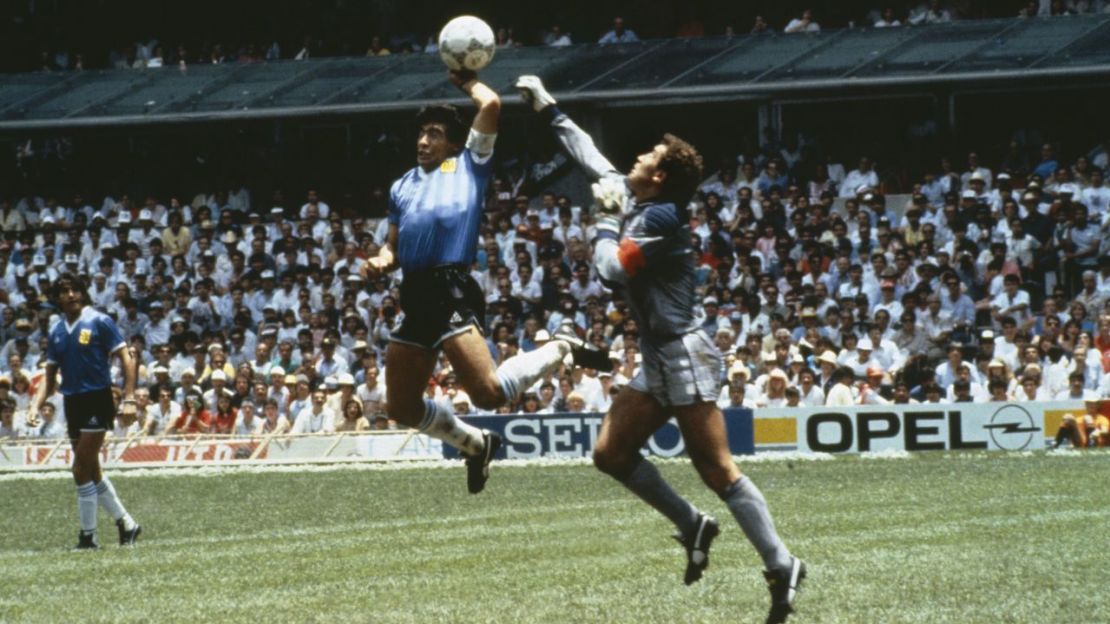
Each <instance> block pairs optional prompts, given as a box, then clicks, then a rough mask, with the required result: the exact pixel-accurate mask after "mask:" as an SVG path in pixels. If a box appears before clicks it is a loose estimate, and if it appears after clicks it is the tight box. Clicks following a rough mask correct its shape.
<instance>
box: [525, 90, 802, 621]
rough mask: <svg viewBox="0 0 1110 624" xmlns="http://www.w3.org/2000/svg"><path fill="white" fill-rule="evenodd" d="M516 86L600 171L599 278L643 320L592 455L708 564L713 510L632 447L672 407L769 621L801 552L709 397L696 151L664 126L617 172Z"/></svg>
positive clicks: (541, 98) (697, 564)
mask: <svg viewBox="0 0 1110 624" xmlns="http://www.w3.org/2000/svg"><path fill="white" fill-rule="evenodd" d="M516 86H517V87H518V88H519V89H520V90H521V94H522V96H523V97H524V99H525V101H526V102H529V103H531V104H532V106H533V108H534V109H535V110H536V111H537V112H539V113H540V114H541V115H544V116H545V118H546V119H547V120H548V121H549V122H550V123H551V126H552V128H553V129H554V130H555V134H556V136H557V137H558V139H559V142H560V143H561V144H562V146H563V147H564V148H565V149H566V151H567V153H568V154H570V156H571V157H572V158H573V159H574V160H575V161H576V162H577V163H578V164H579V165H580V166H581V167H582V168H583V169H584V170H585V171H586V174H587V175H588V176H589V177H590V178H591V179H593V180H596V181H597V182H596V183H595V184H594V185H593V191H594V196H595V198H596V199H597V200H598V203H599V209H598V210H599V213H598V220H597V231H598V234H597V239H596V241H595V248H594V261H595V263H596V264H597V268H598V273H599V274H600V275H601V277H602V279H604V280H605V281H606V283H607V284H609V285H611V286H614V287H619V288H622V289H623V290H624V291H625V293H626V298H627V301H628V303H629V308H630V309H631V312H632V315H633V317H634V318H635V319H636V324H637V326H638V327H639V328H640V351H641V353H642V354H643V362H642V367H641V370H640V373H639V374H637V375H636V377H635V378H633V379H632V381H631V382H630V383H629V385H628V386H627V387H626V388H624V389H622V390H621V391H620V392H619V393H618V394H617V396H616V398H614V400H613V404H612V406H611V407H610V409H609V413H608V414H607V415H606V417H605V421H604V422H603V424H602V426H601V432H600V434H599V436H598V440H597V444H596V446H595V447H594V463H595V464H596V465H597V467H598V468H599V469H600V470H602V471H603V472H605V473H607V474H609V475H611V476H612V477H614V478H615V479H617V480H618V481H620V482H621V483H622V484H623V485H624V486H625V487H627V488H628V489H630V490H632V492H633V493H635V494H636V495H637V496H639V497H640V498H641V499H643V500H644V501H645V502H647V503H648V504H649V505H651V506H652V507H654V508H655V509H656V510H658V511H659V512H660V513H662V514H663V515H664V516H666V517H667V518H668V519H669V520H671V522H673V523H674V524H675V525H676V526H677V527H678V531H679V532H678V534H677V535H676V536H675V537H676V539H678V541H679V542H681V543H682V545H683V546H684V547H685V548H686V551H687V567H686V575H685V582H686V583H687V584H690V583H693V582H695V581H697V580H698V579H699V578H701V575H702V571H703V570H704V569H705V568H706V566H708V564H709V547H710V545H711V544H712V542H713V539H714V538H715V537H716V536H717V533H718V525H717V521H716V520H715V519H714V518H712V517H711V516H709V515H707V514H705V513H704V512H701V511H699V510H698V509H696V508H695V507H694V506H693V505H692V504H690V502H689V501H687V500H686V499H684V498H682V497H681V496H679V495H678V494H677V493H676V492H675V491H674V490H673V489H671V487H670V485H669V484H668V483H667V482H666V481H665V480H664V479H663V477H662V476H661V475H660V474H659V472H658V471H657V470H656V469H655V467H654V466H653V465H652V464H651V462H649V461H647V460H646V459H644V457H643V456H642V455H641V454H640V449H641V448H643V446H644V444H645V443H646V442H647V440H648V438H649V437H650V436H651V435H652V434H653V433H654V432H655V431H656V430H657V429H659V428H660V427H662V426H663V425H664V424H665V423H666V422H667V420H668V419H669V418H670V416H671V415H672V414H674V415H675V416H676V417H677V419H678V425H679V429H680V430H681V431H682V437H683V440H684V441H685V443H686V451H687V453H688V454H689V456H690V460H691V462H692V463H693V464H694V467H695V468H696V469H697V471H698V474H699V475H700V476H701V478H702V480H703V481H704V482H705V484H706V485H707V486H709V488H710V489H712V490H713V491H714V492H715V493H716V494H717V495H718V496H719V497H720V498H721V500H723V501H724V502H725V504H726V505H727V506H728V508H729V511H730V512H731V513H732V515H733V517H734V518H735V519H736V521H737V522H738V523H739V524H740V527H741V528H742V529H743V531H744V533H745V534H746V535H747V537H748V539H749V540H750V541H751V542H752V544H753V545H754V546H755V548H756V550H757V551H758V552H759V555H760V556H761V557H762V558H763V562H764V564H765V566H766V571H765V572H764V575H765V577H766V579H767V582H768V585H769V587H770V590H771V609H770V613H769V615H768V617H767V621H768V622H782V621H785V620H786V617H787V616H788V615H789V614H790V613H791V612H792V604H793V601H794V597H795V594H796V591H797V588H798V584H799V583H800V582H801V580H802V579H803V578H804V577H805V574H806V571H805V564H804V563H802V561H801V560H800V559H798V558H796V557H794V556H793V555H791V554H790V552H789V551H788V550H787V549H786V546H785V545H784V544H783V543H782V540H781V539H779V536H778V534H777V533H776V531H775V526H774V523H773V521H772V520H771V515H770V512H769V511H768V509H767V502H766V500H765V499H764V498H763V494H762V493H761V492H760V491H759V489H758V488H757V487H756V486H755V484H754V483H752V481H751V480H750V479H749V478H748V477H747V476H744V475H741V473H740V470H739V469H738V468H737V467H736V464H735V463H734V462H733V460H732V456H731V454H730V452H729V448H728V437H727V433H726V428H725V421H724V416H723V415H722V413H721V411H720V410H719V409H718V408H717V405H716V400H717V396H718V393H719V391H720V379H721V368H722V358H721V354H720V352H719V351H718V350H717V347H716V345H714V343H713V340H712V339H711V338H710V337H709V336H708V335H706V333H705V332H704V331H703V330H701V329H700V328H699V323H698V320H697V319H696V317H695V316H694V307H695V298H696V292H695V286H696V284H697V282H696V279H695V271H694V269H695V253H694V250H693V249H692V247H691V240H690V231H689V226H688V219H687V218H686V204H687V202H688V201H689V200H690V197H692V196H693V194H694V191H695V189H696V188H697V185H698V184H699V183H700V181H701V174H702V165H701V156H700V155H698V153H697V151H696V150H695V149H694V148H693V146H691V145H689V144H688V143H686V142H684V141H682V140H681V139H679V138H677V137H675V136H673V135H670V134H667V135H664V137H663V140H662V141H661V142H660V143H659V144H658V145H656V146H655V147H654V148H653V149H652V150H651V151H650V152H647V153H645V154H642V155H641V156H639V157H638V158H637V160H636V164H635V165H634V166H633V167H632V171H631V172H629V173H628V175H627V176H625V175H622V174H620V173H619V172H618V171H617V170H616V169H615V168H614V167H613V165H612V164H611V163H610V162H609V161H608V160H607V159H606V158H605V157H604V156H602V155H601V153H600V152H599V151H598V150H597V148H596V147H595V145H594V142H593V140H592V139H591V138H590V136H589V135H587V134H586V133H585V132H583V131H582V130H581V129H580V128H579V127H578V126H577V125H576V124H575V123H574V122H573V121H571V120H570V119H569V118H568V117H567V116H566V115H564V114H563V113H562V112H560V111H559V109H558V108H557V107H556V106H555V100H554V98H552V97H551V95H550V94H549V93H548V92H547V90H546V89H544V87H543V83H541V82H540V80H539V78H537V77H535V76H522V77H521V78H520V79H519V80H518V81H517V85H516ZM622 215H623V216H622Z"/></svg>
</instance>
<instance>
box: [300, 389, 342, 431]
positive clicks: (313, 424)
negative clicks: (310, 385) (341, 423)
mask: <svg viewBox="0 0 1110 624" xmlns="http://www.w3.org/2000/svg"><path fill="white" fill-rule="evenodd" d="M326 403H327V395H326V393H325V392H324V391H323V390H320V389H318V390H316V391H314V392H313V393H312V405H310V406H308V407H306V408H304V409H302V410H301V411H300V413H299V414H297V419H296V421H295V422H294V423H293V429H292V430H291V431H290V433H293V434H304V433H334V432H335V413H334V412H332V411H331V410H330V409H328V407H327V405H326Z"/></svg>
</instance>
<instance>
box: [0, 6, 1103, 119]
mask: <svg viewBox="0 0 1110 624" xmlns="http://www.w3.org/2000/svg"><path fill="white" fill-rule="evenodd" d="M1108 40H1110V15H1098V16H1074V17H1058V18H1041V19H998V20H976V21H963V22H950V23H941V24H932V25H923V26H918V27H914V28H903V29H890V28H885V29H883V28H856V29H842V30H824V31H821V32H818V33H811V34H807V35H805V36H801V37H798V36H793V35H790V34H783V33H771V32H768V33H763V34H754V35H745V36H736V37H704V38H696V39H665V40H647V41H638V42H635V43H627V44H621V45H616V46H604V45H597V44H578V45H570V46H564V47H554V48H553V47H512V48H506V49H503V50H500V51H499V52H498V57H497V62H496V63H494V64H493V65H491V66H490V68H489V70H488V71H487V72H486V73H485V74H484V77H485V79H486V80H488V81H489V84H490V85H491V86H493V87H494V88H496V89H498V90H499V91H500V92H501V93H502V94H506V95H511V94H513V93H514V91H513V89H512V83H513V80H514V79H515V77H516V76H519V75H521V74H524V73H529V74H536V75H539V76H541V77H542V78H543V79H544V81H545V83H546V84H549V85H550V86H551V88H552V90H553V91H555V92H558V93H560V100H561V101H564V102H577V101H591V100H597V99H600V98H604V99H605V100H606V101H609V102H613V101H625V102H632V103H636V102H644V101H648V100H651V99H658V98H661V97H666V98H683V97H685V98H691V97H702V98H704V97H708V96H714V95H722V94H730V95H734V96H736V95H746V96H760V95H767V94H770V93H777V92H782V91H784V90H789V91H792V92H806V91H808V92H816V91H820V90H822V89H825V90H827V89H838V90H842V91H843V90H847V89H853V90H855V89H867V88H880V87H883V86H886V85H890V84H892V83H897V84H898V85H899V86H900V87H905V86H908V85H915V84H930V85H936V84H944V83H949V82H950V83H963V82H967V81H971V80H974V81H976V83H977V84H978V85H979V86H981V85H983V84H984V83H994V82H1000V81H1006V82H1007V84H1009V85H1011V86H1013V85H1016V84H1031V83H1033V82H1034V81H1037V80H1042V79H1044V78H1046V77H1052V76H1056V75H1060V74H1066V75H1072V76H1078V75H1088V74H1090V75H1101V74H1103V73H1104V72H1105V63H1104V61H1105V50H1106V48H1107V41H1108ZM442 74H443V69H442V64H441V63H440V61H439V59H438V57H437V56H436V55H428V54H419V55H390V56H381V57H372V58H346V59H322V60H320V59H310V60H307V61H305V62H294V61H277V62H273V63H248V64H234V63H232V64H218V65H211V64H208V65H189V66H187V67H183V68H176V67H161V68H156V69H146V70H144V71H141V72H135V71H133V70H100V71H88V72H78V73H75V72H62V73H55V74H13V75H6V76H3V77H0V94H4V95H5V96H7V95H8V94H10V97H4V99H3V100H0V101H2V102H4V103H3V104H0V130H4V129H10V130H14V129H35V128H47V127H52V126H64V127H70V126H73V125H75V124H100V123H123V122H127V123H158V122H167V121H181V120H189V119H195V120H210V119H214V118H228V119H231V118H247V117H287V116H290V115H294V114H299V115H312V116H320V115H326V114H329V113H333V114H350V113H354V112H386V111H398V110H406V109H411V108H412V107H414V106H419V105H420V104H423V103H426V102H429V101H437V100H441V99H444V98H452V99H455V98H457V94H455V93H453V92H451V91H450V88H449V85H446V84H445V83H444V81H443V80H442Z"/></svg>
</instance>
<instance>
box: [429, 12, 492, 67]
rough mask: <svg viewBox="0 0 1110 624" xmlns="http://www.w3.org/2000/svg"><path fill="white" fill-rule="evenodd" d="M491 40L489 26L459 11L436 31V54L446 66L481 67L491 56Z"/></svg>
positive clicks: (486, 63)
mask: <svg viewBox="0 0 1110 624" xmlns="http://www.w3.org/2000/svg"><path fill="white" fill-rule="evenodd" d="M494 44H495V40H494V38H493V29H492V28H490V27H489V24H487V23H485V22H483V21H482V20H481V19H479V18H477V17H474V16H473V15H460V16H459V17H456V18H455V19H453V20H451V21H450V22H447V25H446V26H444V27H443V30H441V31H439V56H440V58H442V59H443V62H444V63H445V64H446V65H447V67H448V68H450V69H456V70H458V69H469V70H471V71H478V70H479V69H482V68H483V67H485V66H486V65H489V62H490V61H491V60H493V49H494Z"/></svg>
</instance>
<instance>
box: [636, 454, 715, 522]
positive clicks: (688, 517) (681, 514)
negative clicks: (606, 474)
mask: <svg viewBox="0 0 1110 624" xmlns="http://www.w3.org/2000/svg"><path fill="white" fill-rule="evenodd" d="M621 483H622V484H623V485H624V487H626V488H628V489H629V490H631V491H632V493H633V494H635V495H636V496H639V497H640V498H641V499H642V500H643V501H644V502H645V503H647V504H649V505H651V506H652V507H654V508H655V510H656V511H658V512H659V513H661V514H663V515H664V516H666V517H667V519H668V520H670V521H671V522H673V523H674V525H675V526H676V527H678V530H679V532H681V533H682V534H684V535H685V534H686V533H689V532H691V531H693V530H694V529H695V528H696V526H697V523H698V510H697V508H695V507H694V506H693V505H691V504H690V501H688V500H686V499H685V498H682V497H681V496H679V495H678V493H677V492H675V491H674V489H673V488H671V486H670V484H669V483H667V482H666V481H665V480H664V479H663V475H661V474H659V471H658V470H656V468H655V466H654V465H652V463H651V462H649V461H647V460H646V459H641V460H640V463H638V464H636V468H634V469H633V470H632V472H631V473H629V475H628V476H627V477H625V478H624V479H623V480H621Z"/></svg>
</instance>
